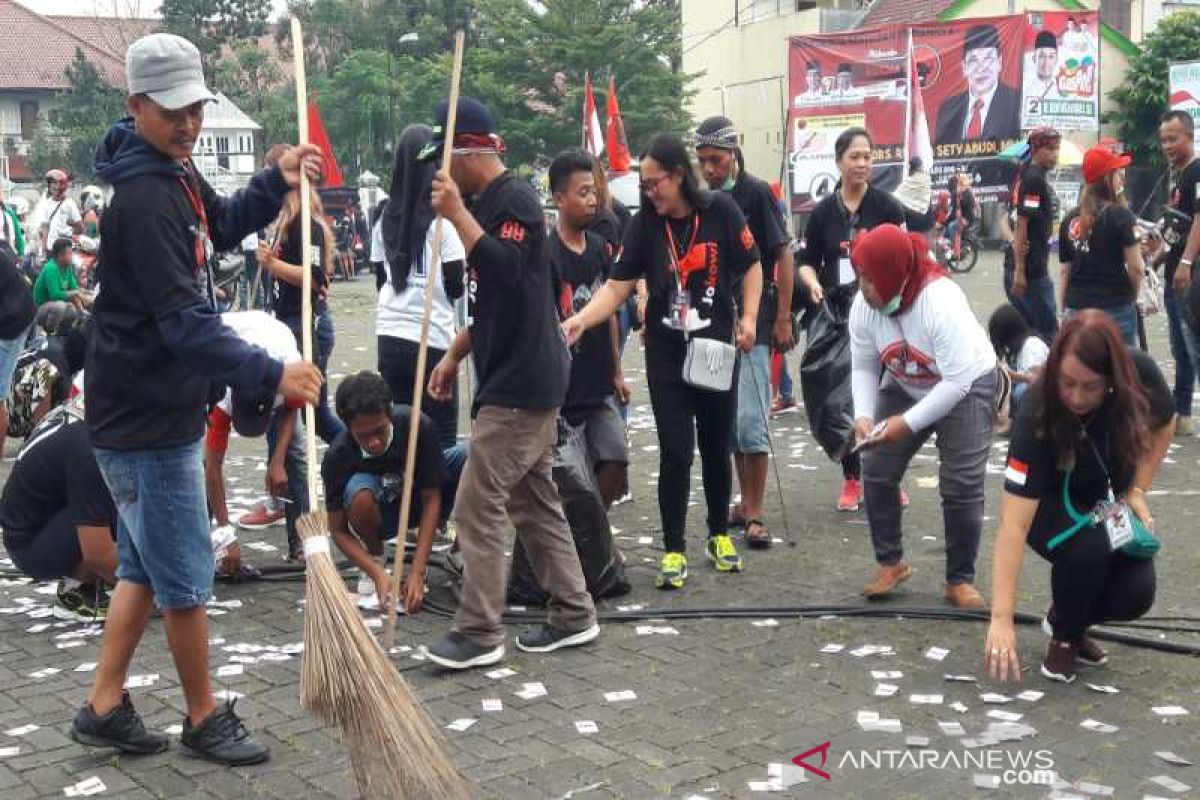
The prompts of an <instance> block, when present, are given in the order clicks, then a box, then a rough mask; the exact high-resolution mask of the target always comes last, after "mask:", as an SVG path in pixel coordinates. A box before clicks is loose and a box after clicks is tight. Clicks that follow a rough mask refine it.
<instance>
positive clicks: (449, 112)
mask: <svg viewBox="0 0 1200 800" xmlns="http://www.w3.org/2000/svg"><path fill="white" fill-rule="evenodd" d="M462 63H463V32H462V31H461V30H460V31H458V32H457V33H456V34H455V35H454V70H453V72H451V74H450V105H449V107H448V108H447V109H446V130H445V131H444V132H443V135H442V172H444V173H446V174H449V173H450V159H451V158H452V156H453V153H454V128H455V124H456V122H457V120H458V85H459V82H460V81H461V80H462ZM443 225H445V219H443V217H442V215H441V214H438V217H437V220H436V221H435V222H434V224H433V259H432V263H431V264H430V268H429V272H428V276H427V279H426V281H425V310H424V313H422V315H421V341H420V343H419V344H418V345H417V366H416V370H415V371H414V378H413V394H412V397H413V401H412V413H411V414H410V415H409V424H408V449H407V451H406V452H405V454H404V488H403V491H401V492H400V522H399V524H398V525H397V526H396V530H397V531H399V532H400V533H399V535H400V536H403V535H404V531H406V530H408V515H409V513H410V512H411V511H412V494H413V480H414V476H413V471H414V470H415V469H416V464H417V436H418V434H419V433H420V431H421V405H422V403H423V401H424V400H425V364H426V359H427V358H428V354H429V318H430V317H431V316H432V315H433V289H434V286H435V285H436V284H437V274H438V270H440V269H441V268H442V226H443ZM402 552H404V551H403V549H402V548H400V547H397V548H396V553H397V558H396V560H395V561H393V562H392V574H391V577H390V583H391V596H392V603H393V604H395V603H399V602H400V575H401V572H402V569H401V568H402V567H403V564H404V559H403V558H400V557H399V554H400V553H402ZM389 612H390V609H389ZM395 637H396V615H395V614H394V613H387V621H386V622H385V623H384V633H383V641H384V647H386V648H387V649H388V650H391V649H392V642H393V641H395Z"/></svg>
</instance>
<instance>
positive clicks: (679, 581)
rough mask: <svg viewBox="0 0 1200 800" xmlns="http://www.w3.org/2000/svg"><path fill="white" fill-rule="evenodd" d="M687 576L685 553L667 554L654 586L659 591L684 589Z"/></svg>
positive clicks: (664, 556) (663, 558)
mask: <svg viewBox="0 0 1200 800" xmlns="http://www.w3.org/2000/svg"><path fill="white" fill-rule="evenodd" d="M687 574H688V573H687V556H685V555H684V554H683V553H666V554H665V555H663V557H662V565H661V566H659V568H658V578H657V579H656V580H655V581H654V585H655V586H657V587H658V588H659V589H682V588H683V582H684V581H686V580H687Z"/></svg>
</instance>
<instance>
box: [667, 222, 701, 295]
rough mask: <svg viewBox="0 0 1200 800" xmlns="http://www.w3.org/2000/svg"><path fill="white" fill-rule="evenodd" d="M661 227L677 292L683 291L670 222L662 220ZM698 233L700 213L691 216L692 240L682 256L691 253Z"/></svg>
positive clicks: (677, 254) (681, 274) (676, 248)
mask: <svg viewBox="0 0 1200 800" xmlns="http://www.w3.org/2000/svg"><path fill="white" fill-rule="evenodd" d="M663 227H664V228H666V231H667V252H668V255H669V256H670V257H671V269H672V270H674V272H675V281H676V283H678V285H679V290H680V291H683V288H684V287H683V270H682V269H681V268H680V266H679V247H678V246H677V245H676V244H675V234H674V233H672V232H671V220H670V219H666V220H663ZM699 233H700V212H696V213H695V214H693V215H692V240H691V241H690V242H688V246H687V250H684V251H683V252H684V255H687V253H689V252H691V249H692V247H693V246H695V244H696V236H698V235H699Z"/></svg>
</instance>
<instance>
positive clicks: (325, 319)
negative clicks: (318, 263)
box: [279, 309, 346, 444]
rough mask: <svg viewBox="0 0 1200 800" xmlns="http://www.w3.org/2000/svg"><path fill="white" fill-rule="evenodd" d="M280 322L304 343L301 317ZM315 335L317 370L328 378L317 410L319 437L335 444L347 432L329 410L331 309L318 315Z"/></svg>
mask: <svg viewBox="0 0 1200 800" xmlns="http://www.w3.org/2000/svg"><path fill="white" fill-rule="evenodd" d="M279 321H280V322H282V323H283V324H284V325H287V326H288V327H289V328H291V330H292V333H293V334H295V336H296V343H297V344H299V343H300V342H301V341H302V339H301V338H300V337H301V334H300V317H298V316H296V317H286V318H284V319H280V320H279ZM313 334H314V336H313V347H314V349H315V350H316V352H315V353H313V358H314V359H315V361H316V365H317V369H319V370H321V374H322V375H324V376H325V377H326V380H325V383H323V384H321V396H320V397H319V398H317V407H316V409H315V412H316V417H317V436H320V437H321V441H323V442H325V444H333V440H334V439H336V438H337V437H338V434H339V433H341V432H342V431H344V430H346V426H345V425H343V424H342V421H341V420H339V419H338V418H337V417H336V416H335V415H334V413H333V411H332V409H330V408H329V380H328V378H329V376H328V374H327V372H326V367H327V366H329V357H330V356H331V355H333V345H334V341H335V337H334V332H333V314H331V313H329V309H325V310H324V311H322V312H321V313H320V314H318V315H317V317H316V329H315V330H314V331H313Z"/></svg>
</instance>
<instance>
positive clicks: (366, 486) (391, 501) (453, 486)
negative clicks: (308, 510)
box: [342, 443, 467, 541]
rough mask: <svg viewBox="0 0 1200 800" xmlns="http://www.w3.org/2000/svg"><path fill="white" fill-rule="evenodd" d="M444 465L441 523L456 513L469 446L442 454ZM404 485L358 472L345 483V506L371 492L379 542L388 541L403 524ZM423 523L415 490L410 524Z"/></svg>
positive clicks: (414, 525) (460, 446) (439, 515)
mask: <svg viewBox="0 0 1200 800" xmlns="http://www.w3.org/2000/svg"><path fill="white" fill-rule="evenodd" d="M442 466H443V468H444V469H445V473H446V480H445V482H444V483H443V484H442V488H441V498H442V503H441V509H440V510H439V512H438V523H439V524H441V523H443V522H445V521H446V520H448V519H450V512H451V511H453V510H454V495H455V494H457V493H458V479H459V478H460V477H462V473H463V469H464V468H465V467H466V466H467V445H466V443H461V444H456V445H454V446H453V447H450V448H447V449H445V450H443V451H442ZM403 488H404V487H403V484H400V483H397V484H396V485H386V486H385V485H384V482H383V480H382V476H380V475H372V474H370V473H368V472H356V473H354V474H353V475H351V476H350V480H348V481H346V488H345V489H344V490H343V491H342V507H343V508H349V507H350V504H351V503H353V502H354V496H355V495H357V494H358V493H359V492H362V491H368V492H370V493H371V495H372V496H373V497H374V498H375V502H376V503H377V504H378V505H379V516H380V526H379V540H380V541H387V540H389V539H394V538H395V537H396V532H397V526H398V524H399V522H400V490H401V489H403ZM420 521H421V493H420V491H419V490H417V489H416V487H414V491H413V502H412V505H411V506H410V507H409V510H408V525H409V527H412V528H415V527H417V526H418V525H419V524H420Z"/></svg>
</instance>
